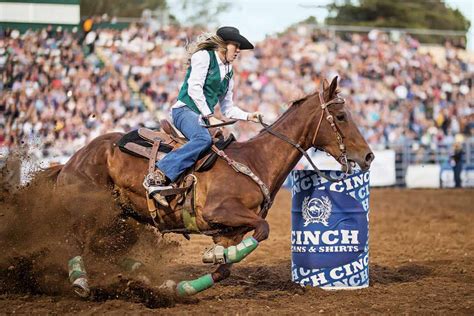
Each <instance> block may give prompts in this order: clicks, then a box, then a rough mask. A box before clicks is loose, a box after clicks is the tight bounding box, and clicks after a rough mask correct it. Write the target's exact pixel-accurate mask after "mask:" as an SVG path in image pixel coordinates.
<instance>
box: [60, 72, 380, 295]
mask: <svg viewBox="0 0 474 316" xmlns="http://www.w3.org/2000/svg"><path fill="white" fill-rule="evenodd" d="M337 90H338V89H337V77H336V78H334V79H333V81H332V82H331V84H330V85H329V84H328V82H327V81H326V80H324V84H323V89H322V93H321V94H318V93H315V94H312V95H308V96H306V97H304V98H302V99H300V100H298V101H295V102H293V103H292V105H291V106H290V107H289V109H288V110H287V111H286V112H285V113H284V114H283V115H282V116H281V117H280V118H279V119H278V120H277V121H276V122H275V123H274V124H272V125H271V131H273V132H274V133H278V134H279V135H284V136H285V137H286V138H287V139H290V140H292V141H293V142H294V143H296V144H298V145H299V146H300V147H301V148H302V149H303V150H307V149H309V148H311V147H315V148H318V149H322V150H324V151H326V152H327V153H329V154H330V155H332V156H333V157H335V158H338V159H340V157H341V142H342V143H343V145H344V146H343V148H344V152H345V153H346V154H345V155H344V156H345V157H346V158H347V160H348V161H349V162H350V163H357V164H358V165H359V166H360V167H361V168H362V169H363V170H367V169H368V168H369V167H370V164H371V162H372V160H373V158H374V155H373V153H372V152H371V150H370V148H369V146H368V145H367V143H366V142H365V140H364V138H363V137H362V135H361V134H360V132H359V130H358V129H357V127H356V125H355V124H354V122H353V120H352V118H351V114H350V113H349V111H348V109H347V107H346V105H345V104H344V101H343V99H341V98H339V97H338V95H337ZM334 100H336V101H337V102H333V101H334ZM341 100H342V101H341ZM326 105H327V108H326ZM327 110H328V111H327ZM323 118H325V119H323ZM331 122H334V123H333V124H331ZM331 125H332V126H331ZM274 133H270V132H269V131H268V130H264V131H261V132H260V133H259V134H258V135H257V136H255V137H253V138H252V139H250V140H248V141H246V142H235V143H233V144H231V145H230V146H229V147H228V148H227V149H226V150H225V152H226V154H227V155H228V156H229V157H230V158H232V159H234V160H235V161H238V162H240V163H243V164H245V165H247V166H248V167H249V168H250V169H251V170H252V171H253V172H254V173H255V174H256V175H257V176H258V177H259V178H260V179H261V180H262V181H263V183H264V184H265V185H266V186H267V187H268V189H269V191H270V196H271V198H273V197H274V196H275V195H276V193H277V191H278V190H279V189H280V187H281V185H282V184H283V182H284V180H285V179H286V177H287V176H288V174H289V173H290V171H291V170H292V169H293V168H294V167H295V165H296V164H297V162H298V161H299V160H300V159H301V157H302V152H301V151H300V150H298V148H295V146H293V145H291V144H289V143H287V142H286V141H284V140H282V139H281V138H279V137H275V135H274ZM336 134H337V135H340V136H342V138H341V139H339V141H338V138H337V137H336V136H337V135H336ZM122 136H123V134H121V133H110V134H106V135H103V136H100V137H97V138H96V139H94V140H93V141H92V142H90V143H89V144H88V145H87V146H85V147H84V148H82V149H81V150H79V151H78V152H77V153H76V154H75V155H74V156H72V158H71V159H70V160H69V161H68V162H67V163H66V164H65V165H64V166H62V167H56V168H55V169H54V170H52V171H53V172H52V173H54V174H55V175H57V178H56V190H57V194H58V195H63V196H64V195H65V194H69V195H70V193H66V190H65V188H67V187H71V186H74V187H76V188H77V190H78V191H77V192H79V194H77V196H76V197H75V198H77V201H75V202H70V199H69V202H68V204H67V205H65V207H66V208H67V209H68V210H69V213H70V216H71V218H72V222H73V228H71V230H72V231H73V232H74V235H75V238H73V239H72V240H74V242H72V244H71V246H70V252H71V253H70V255H71V257H72V256H76V257H75V258H73V259H72V260H71V261H70V262H69V266H70V272H71V273H72V277H71V278H70V279H71V281H73V280H76V281H74V282H75V283H74V284H73V285H74V286H75V287H77V288H78V289H79V290H80V291H78V292H79V293H78V294H80V295H81V294H82V295H87V294H88V285H87V279H86V274H85V270H84V267H83V263H82V259H81V257H79V256H81V255H83V254H84V253H85V252H87V251H88V250H92V251H96V252H99V253H100V251H101V249H103V246H104V245H105V244H106V243H109V242H111V241H112V240H113V236H111V235H110V234H107V232H112V231H116V232H118V233H121V234H128V233H130V234H132V232H133V229H132V228H129V227H128V228H127V227H126V225H127V224H125V223H124V221H123V220H119V219H123V218H124V217H127V216H128V217H133V218H134V219H135V220H137V221H138V222H140V223H143V224H149V225H153V221H152V219H151V217H150V215H149V212H148V208H147V201H146V198H145V190H144V188H143V186H142V182H143V179H144V177H145V174H146V173H147V161H146V160H144V159H139V158H136V157H133V156H131V155H128V154H125V153H123V152H122V151H120V150H119V148H118V147H117V145H116V142H117V141H118V140H119V139H120V138H121V137H122ZM195 176H196V177H197V186H196V201H195V203H196V208H195V209H196V223H197V226H198V228H199V229H200V230H201V231H207V230H211V229H214V230H216V228H217V233H215V234H214V236H213V238H214V243H215V244H217V245H220V246H221V247H220V248H219V247H217V248H213V249H212V250H211V251H210V252H208V253H207V254H208V256H210V257H211V259H215V261H214V263H220V264H219V266H218V267H217V269H216V270H215V271H214V272H213V273H211V274H208V275H206V276H203V277H201V278H199V279H196V280H193V281H184V282H181V283H180V284H179V285H178V289H177V290H178V292H179V294H185V295H186V294H194V293H196V292H199V291H202V290H204V289H206V288H208V287H210V286H212V285H213V284H214V283H215V282H219V281H221V280H223V279H225V278H227V277H228V276H229V275H230V267H231V265H232V264H233V263H236V262H239V261H240V260H242V259H243V258H244V257H245V256H246V255H247V254H249V253H250V252H252V251H253V250H254V249H255V248H256V247H257V246H258V243H259V242H261V241H263V240H265V239H267V238H268V235H269V225H268V223H267V221H266V220H265V216H266V212H264V214H261V216H259V210H260V208H261V205H262V202H264V196H263V194H262V191H261V190H260V188H259V186H258V185H257V184H256V182H254V181H252V179H250V178H249V177H247V176H245V175H243V174H239V173H236V172H235V171H234V170H233V169H232V168H231V167H230V166H229V165H228V164H227V163H226V162H225V161H224V160H221V159H218V161H217V162H216V163H215V165H214V166H213V168H212V169H211V170H209V171H206V172H202V173H195ZM100 191H103V192H107V194H108V195H109V196H111V195H112V192H114V193H115V194H116V196H119V197H120V199H121V200H122V201H123V200H127V201H128V205H127V207H124V204H120V203H119V204H115V205H114V207H113V209H112V211H110V212H109V211H108V210H104V209H103V203H101V201H95V200H94V198H95V197H96V196H98V194H97V193H98V192H100ZM73 198H74V197H73ZM160 211H161V216H162V218H163V220H164V223H165V226H166V227H167V228H173V229H177V228H184V224H183V218H182V216H181V213H180V212H168V213H166V212H165V211H164V210H160ZM104 212H109V213H107V216H103V217H98V216H97V214H101V213H104ZM114 217H116V220H115V221H112V222H113V223H114V224H113V225H116V226H117V229H115V230H114V229H109V228H110V222H111V219H113V218H114ZM92 219H93V220H92ZM135 226H136V225H135ZM229 228H230V229H229ZM252 230H253V231H254V233H253V236H252V237H249V238H246V239H244V240H243V237H244V235H245V233H246V232H249V231H252ZM94 236H95V237H94ZM98 236H102V237H100V238H99V237H98ZM132 239H133V238H132ZM69 242H70V243H71V241H69ZM132 243H133V240H132ZM116 247H117V248H120V247H121V246H120V245H116ZM123 247H125V246H123ZM224 247H228V248H224ZM116 250H117V251H120V250H123V251H125V250H126V249H116ZM71 269H72V270H71ZM77 280H79V281H77ZM76 290H77V289H76Z"/></svg>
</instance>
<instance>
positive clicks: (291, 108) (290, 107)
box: [252, 91, 318, 138]
mask: <svg viewBox="0 0 474 316" xmlns="http://www.w3.org/2000/svg"><path fill="white" fill-rule="evenodd" d="M317 93H318V91H314V92H312V93H310V94H307V95H305V96H304V97H301V98H299V99H296V100H293V101H291V102H290V104H289V105H288V108H287V109H286V111H285V112H283V114H282V115H280V117H278V119H277V120H276V121H275V122H273V123H272V124H270V126H269V127H273V126H275V125H276V124H278V123H279V122H281V121H282V120H283V119H285V117H287V116H288V115H289V114H290V113H292V112H293V111H294V110H295V109H297V108H298V107H299V106H300V105H301V104H303V103H305V102H306V101H307V100H308V99H309V98H310V97H312V96H314V95H315V94H317ZM264 132H265V129H261V130H260V132H259V133H258V134H257V135H256V136H258V135H260V134H262V133H264ZM256 136H254V137H256ZM254 137H252V138H254Z"/></svg>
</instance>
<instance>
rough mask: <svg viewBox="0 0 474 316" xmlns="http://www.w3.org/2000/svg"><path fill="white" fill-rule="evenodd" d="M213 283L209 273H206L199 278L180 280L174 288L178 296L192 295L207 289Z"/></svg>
mask: <svg viewBox="0 0 474 316" xmlns="http://www.w3.org/2000/svg"><path fill="white" fill-rule="evenodd" d="M213 285H214V280H213V279H212V276H211V274H206V275H204V276H202V277H200V278H199V279H195V280H191V281H181V282H179V284H178V287H177V288H176V291H177V292H178V295H179V296H186V295H193V294H196V293H199V292H201V291H204V290H207V289H208V288H210V287H211V286H213Z"/></svg>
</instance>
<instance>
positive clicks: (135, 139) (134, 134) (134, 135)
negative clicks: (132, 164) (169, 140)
mask: <svg viewBox="0 0 474 316" xmlns="http://www.w3.org/2000/svg"><path fill="white" fill-rule="evenodd" d="M127 143H133V144H137V145H139V146H140V147H146V148H150V150H151V147H152V145H151V144H149V143H148V142H147V141H146V140H144V139H143V138H141V137H140V135H139V134H138V130H133V131H131V132H128V133H127V134H125V135H123V136H122V138H120V139H119V141H118V142H117V146H118V147H119V148H120V150H121V151H123V152H124V153H127V154H130V155H132V156H135V157H141V158H145V157H143V156H141V155H139V154H137V153H136V152H133V151H131V150H128V149H127V148H126V147H125V145H126V144H127ZM171 150H172V148H171V147H169V146H167V145H164V144H160V148H159V151H160V152H164V153H169V152H170V151H171Z"/></svg>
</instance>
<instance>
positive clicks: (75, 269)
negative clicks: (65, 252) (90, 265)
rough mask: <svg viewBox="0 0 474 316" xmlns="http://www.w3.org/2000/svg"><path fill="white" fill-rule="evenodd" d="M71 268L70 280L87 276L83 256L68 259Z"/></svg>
mask: <svg viewBox="0 0 474 316" xmlns="http://www.w3.org/2000/svg"><path fill="white" fill-rule="evenodd" d="M67 265H68V268H69V281H71V283H72V282H74V281H76V280H77V279H78V278H81V277H86V275H87V273H86V268H85V267H84V261H83V260H82V257H81V256H76V257H74V258H72V259H71V260H69V261H68V263H67Z"/></svg>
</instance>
